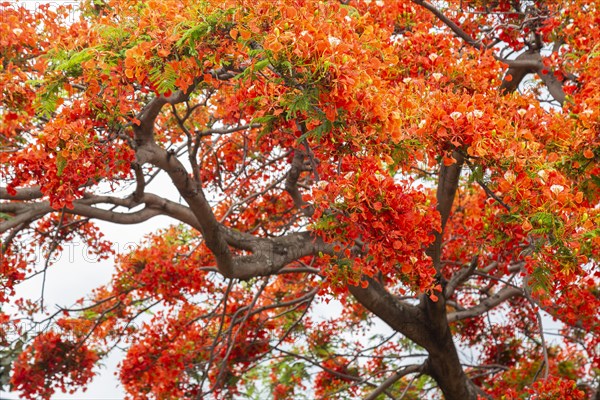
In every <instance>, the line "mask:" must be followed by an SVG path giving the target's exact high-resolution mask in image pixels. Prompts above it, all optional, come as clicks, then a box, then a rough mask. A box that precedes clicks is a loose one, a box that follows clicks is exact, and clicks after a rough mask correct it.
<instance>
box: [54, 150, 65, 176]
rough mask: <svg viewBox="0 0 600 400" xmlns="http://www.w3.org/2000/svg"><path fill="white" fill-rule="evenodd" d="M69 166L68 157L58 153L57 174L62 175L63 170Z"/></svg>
mask: <svg viewBox="0 0 600 400" xmlns="http://www.w3.org/2000/svg"><path fill="white" fill-rule="evenodd" d="M66 167H67V159H66V158H64V157H63V156H62V155H61V154H60V153H57V154H56V170H57V171H56V176H62V174H63V171H64V170H65V168H66Z"/></svg>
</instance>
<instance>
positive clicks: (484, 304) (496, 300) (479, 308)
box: [448, 286, 523, 322]
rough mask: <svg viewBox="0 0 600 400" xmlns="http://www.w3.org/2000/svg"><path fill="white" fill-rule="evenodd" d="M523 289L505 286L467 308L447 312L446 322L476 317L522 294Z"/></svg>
mask: <svg viewBox="0 0 600 400" xmlns="http://www.w3.org/2000/svg"><path fill="white" fill-rule="evenodd" d="M522 295H523V290H521V289H519V288H516V287H514V286H505V287H503V288H502V289H500V290H499V291H498V292H497V293H496V294H494V295H493V296H491V297H488V298H487V299H485V300H483V301H481V302H480V303H479V304H478V305H476V306H474V307H471V308H469V309H467V310H461V311H456V312H453V313H449V314H448V322H456V321H460V320H463V319H467V318H473V317H478V316H480V315H482V314H484V313H486V312H488V311H490V310H491V309H493V308H494V307H496V306H498V305H499V304H502V303H504V302H505V301H506V300H508V299H510V298H511V297H515V296H522Z"/></svg>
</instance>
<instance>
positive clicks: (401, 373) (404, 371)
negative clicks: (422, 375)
mask: <svg viewBox="0 0 600 400" xmlns="http://www.w3.org/2000/svg"><path fill="white" fill-rule="evenodd" d="M422 369H423V364H418V365H417V364H415V365H408V366H406V367H403V368H401V369H400V370H398V371H396V372H394V373H393V374H392V375H391V376H390V377H389V378H387V379H386V380H385V381H383V382H382V383H381V385H379V386H378V387H377V388H376V389H375V390H373V391H372V392H371V393H369V395H368V396H367V397H365V400H375V399H376V398H377V397H378V396H379V395H380V394H382V393H383V392H385V391H386V390H387V389H388V388H389V387H390V386H392V385H393V384H394V383H396V382H397V381H398V380H399V379H402V378H403V377H405V376H406V375H409V374H413V373H415V372H421V370H422Z"/></svg>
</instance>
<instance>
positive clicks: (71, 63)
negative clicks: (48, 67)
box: [54, 49, 94, 74]
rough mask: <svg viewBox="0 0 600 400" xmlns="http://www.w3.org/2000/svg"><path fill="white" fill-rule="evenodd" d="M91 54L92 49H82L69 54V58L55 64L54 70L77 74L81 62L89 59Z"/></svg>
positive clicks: (92, 53)
mask: <svg viewBox="0 0 600 400" xmlns="http://www.w3.org/2000/svg"><path fill="white" fill-rule="evenodd" d="M93 56H94V52H93V49H83V50H81V51H79V52H77V53H73V54H71V56H70V57H69V58H67V59H65V60H63V61H62V62H60V63H59V64H57V65H56V66H55V67H54V69H55V70H56V71H65V72H67V73H74V74H79V73H80V70H81V64H82V63H84V62H85V61H87V60H91V59H92V57H93Z"/></svg>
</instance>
